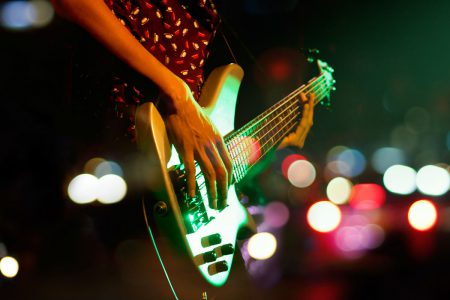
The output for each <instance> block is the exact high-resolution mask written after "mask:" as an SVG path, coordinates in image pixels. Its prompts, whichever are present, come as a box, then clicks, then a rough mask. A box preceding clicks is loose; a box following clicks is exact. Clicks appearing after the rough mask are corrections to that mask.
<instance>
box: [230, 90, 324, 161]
mask: <svg viewBox="0 0 450 300" xmlns="http://www.w3.org/2000/svg"><path fill="white" fill-rule="evenodd" d="M319 88H320V89H322V87H319ZM309 92H310V91H309ZM314 92H316V90H314ZM319 98H320V97H318V99H316V101H317V102H320V101H321V99H319ZM292 99H294V100H295V97H294V98H291V99H289V100H292ZM286 103H288V102H286ZM296 104H298V101H297V102H291V103H290V104H289V106H288V107H286V108H285V109H284V110H283V111H282V112H278V114H277V116H275V118H277V117H278V116H279V115H281V114H283V113H284V112H285V111H286V110H287V109H290V108H291V107H292V106H293V105H296ZM314 105H315V104H314ZM268 116H269V115H267V117H268ZM275 118H272V119H275ZM272 122H273V121H271V122H267V123H266V124H264V126H261V127H259V128H258V130H257V131H256V132H252V133H251V136H256V135H257V134H258V133H259V132H260V131H262V130H263V129H265V128H266V127H268V126H271V125H272V124H271V123H272ZM233 138H236V137H233ZM230 142H231V141H230ZM242 143H243V139H241V140H240V141H238V142H237V143H236V144H232V145H230V146H232V148H234V149H239V145H240V144H242ZM244 150H247V149H244ZM229 151H230V152H231V150H229ZM239 155H240V152H237V153H236V155H234V156H233V155H232V158H233V159H234V158H236V157H237V156H239Z"/></svg>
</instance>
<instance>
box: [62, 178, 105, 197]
mask: <svg viewBox="0 0 450 300" xmlns="http://www.w3.org/2000/svg"><path fill="white" fill-rule="evenodd" d="M97 191H98V178H97V177H95V176H94V175H91V174H80V175H78V176H76V177H75V178H73V179H72V181H70V183H69V186H68V188H67V193H68V195H69V198H70V199H71V200H72V201H73V202H75V203H77V204H86V203H90V202H92V201H94V200H95V199H96V198H97Z"/></svg>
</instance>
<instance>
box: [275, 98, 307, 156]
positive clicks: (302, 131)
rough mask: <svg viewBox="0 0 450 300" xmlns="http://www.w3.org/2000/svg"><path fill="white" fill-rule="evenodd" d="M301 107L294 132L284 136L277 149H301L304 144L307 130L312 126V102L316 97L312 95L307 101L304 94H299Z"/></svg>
mask: <svg viewBox="0 0 450 300" xmlns="http://www.w3.org/2000/svg"><path fill="white" fill-rule="evenodd" d="M300 97H301V99H302V102H303V103H304V106H303V116H302V119H301V121H300V123H299V124H298V126H297V128H296V129H295V131H294V132H292V133H290V134H289V135H288V136H286V137H285V138H284V139H283V140H282V141H281V143H280V145H279V146H278V149H282V148H286V147H289V146H296V147H299V148H303V146H304V144H305V140H306V137H307V136H308V133H309V130H310V129H311V127H312V125H313V116H314V101H315V99H316V97H315V96H314V94H310V96H309V99H308V98H307V97H306V95H305V94H304V93H301V94H300Z"/></svg>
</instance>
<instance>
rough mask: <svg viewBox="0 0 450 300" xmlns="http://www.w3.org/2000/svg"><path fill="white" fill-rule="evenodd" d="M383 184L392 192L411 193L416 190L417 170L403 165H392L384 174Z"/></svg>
mask: <svg viewBox="0 0 450 300" xmlns="http://www.w3.org/2000/svg"><path fill="white" fill-rule="evenodd" d="M383 184H384V186H385V187H386V189H387V190H388V191H390V192H391V193H394V194H400V195H408V194H411V193H413V192H414V191H415V190H416V171H415V170H414V169H413V168H410V167H407V166H403V165H394V166H391V167H389V168H388V169H387V170H386V172H385V173H384V175H383Z"/></svg>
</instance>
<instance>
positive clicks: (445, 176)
mask: <svg viewBox="0 0 450 300" xmlns="http://www.w3.org/2000/svg"><path fill="white" fill-rule="evenodd" d="M416 183H417V188H418V189H419V191H420V192H422V193H423V194H425V195H430V196H440V195H443V194H445V193H447V191H448V190H449V188H450V174H449V172H448V171H447V170H446V169H444V168H441V167H438V166H433V165H428V166H424V167H422V168H421V169H420V170H419V171H418V172H417V176H416Z"/></svg>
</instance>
